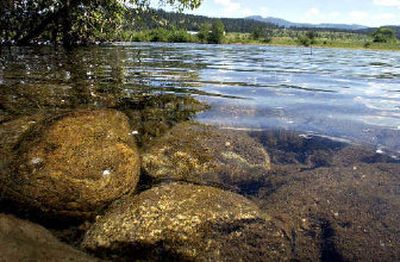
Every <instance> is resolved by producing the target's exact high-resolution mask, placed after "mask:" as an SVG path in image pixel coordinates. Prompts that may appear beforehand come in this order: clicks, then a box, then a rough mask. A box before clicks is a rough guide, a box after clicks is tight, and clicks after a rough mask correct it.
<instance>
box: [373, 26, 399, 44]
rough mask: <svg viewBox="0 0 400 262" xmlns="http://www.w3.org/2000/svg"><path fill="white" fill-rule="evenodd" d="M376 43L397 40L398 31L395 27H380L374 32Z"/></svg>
mask: <svg viewBox="0 0 400 262" xmlns="http://www.w3.org/2000/svg"><path fill="white" fill-rule="evenodd" d="M372 37H373V39H374V40H373V41H374V42H375V43H394V42H396V41H397V38H396V33H395V32H394V30H393V29H391V28H387V27H380V28H378V29H377V30H376V31H375V32H374V33H373V34H372Z"/></svg>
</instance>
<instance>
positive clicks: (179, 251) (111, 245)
mask: <svg viewBox="0 0 400 262" xmlns="http://www.w3.org/2000/svg"><path fill="white" fill-rule="evenodd" d="M264 218H265V215H264V214H263V213H261V212H260V211H259V209H258V207H257V206H256V205H255V204H254V203H252V202H251V201H249V200H248V199H246V198H244V197H242V196H240V195H237V194H235V193H232V192H228V191H223V190H220V189H216V188H213V187H208V186H196V185H186V184H176V183H173V184H168V185H163V186H160V187H155V188H152V189H150V190H148V191H144V192H143V193H141V194H140V195H138V196H133V197H132V196H131V197H128V198H126V199H124V200H122V201H121V202H120V203H116V204H115V205H114V206H113V207H112V208H111V209H110V210H109V212H108V213H106V215H105V216H104V217H102V218H100V219H99V220H98V221H97V222H96V223H95V224H94V225H93V226H92V228H91V229H89V231H88V232H87V234H86V236H85V238H84V241H83V246H84V247H85V248H87V249H88V250H91V251H94V252H100V253H101V252H105V253H108V254H110V253H114V254H123V255H125V256H128V257H131V258H132V257H134V256H142V257H143V258H147V259H148V258H149V257H150V258H151V257H153V258H157V257H160V256H161V255H162V256H163V257H164V258H166V257H168V256H170V258H175V259H177V258H179V259H193V258H196V259H205V258H207V259H217V260H218V259H219V260H221V259H222V257H221V255H223V254H225V253H224V252H223V250H222V249H224V250H225V252H229V251H227V250H226V247H227V246H229V245H231V246H236V250H240V245H236V244H238V243H234V241H235V239H237V237H239V236H240V235H242V234H243V235H242V236H243V242H242V243H241V244H242V245H248V246H250V245H251V244H250V243H247V242H246V241H245V239H247V238H246V237H245V234H248V235H247V236H251V235H252V233H255V232H256V231H258V230H256V229H255V228H251V225H252V224H256V223H259V222H260V221H263V222H265V219H264ZM241 227H246V228H247V229H246V230H247V233H246V232H245V233H243V232H242V231H241ZM274 229H275V231H274V233H271V234H269V235H271V236H273V237H274V238H279V239H282V236H280V235H279V230H276V228H274ZM265 232H266V231H265ZM277 232H278V233H277ZM251 239H252V237H248V240H251ZM259 248H260V249H265V250H266V251H265V252H267V250H268V246H263V247H259ZM282 249H283V250H285V246H284V245H283V247H282V245H281V244H279V245H277V246H276V249H275V250H274V251H276V252H277V253H280V252H282V251H281V250H282ZM247 250H249V249H247ZM271 253H273V252H272V251H271ZM239 255H240V254H235V256H239ZM247 255H248V254H247ZM231 258H232V257H231Z"/></svg>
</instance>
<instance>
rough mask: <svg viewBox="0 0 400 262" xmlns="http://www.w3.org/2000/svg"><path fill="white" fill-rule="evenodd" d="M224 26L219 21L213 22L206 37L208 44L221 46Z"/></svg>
mask: <svg viewBox="0 0 400 262" xmlns="http://www.w3.org/2000/svg"><path fill="white" fill-rule="evenodd" d="M224 35H225V26H224V24H223V23H222V21H221V20H217V21H215V22H214V23H213V24H212V26H211V32H210V34H209V36H208V43H210V44H221V43H222V41H223V40H224Z"/></svg>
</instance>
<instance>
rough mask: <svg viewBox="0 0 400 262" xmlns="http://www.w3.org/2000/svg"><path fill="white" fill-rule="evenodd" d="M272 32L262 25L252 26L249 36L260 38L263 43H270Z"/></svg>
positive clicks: (255, 38)
mask: <svg viewBox="0 0 400 262" xmlns="http://www.w3.org/2000/svg"><path fill="white" fill-rule="evenodd" d="M272 35H273V32H272V30H270V29H267V28H265V27H262V26H257V27H256V28H254V30H253V32H252V34H251V36H252V38H253V39H254V40H261V41H262V42H264V43H270V42H271V41H272Z"/></svg>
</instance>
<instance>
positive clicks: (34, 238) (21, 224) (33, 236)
mask: <svg viewBox="0 0 400 262" xmlns="http://www.w3.org/2000/svg"><path fill="white" fill-rule="evenodd" d="M0 261H98V260H97V259H94V258H92V257H90V256H88V255H86V254H85V253H83V252H81V251H79V250H76V249H74V248H73V247H70V246H68V245H66V244H64V243H61V242H60V241H59V240H58V239H57V238H55V237H54V236H53V235H52V234H51V233H50V232H49V231H47V230H46V229H45V228H43V227H41V226H39V225H36V224H33V223H31V222H28V221H24V220H21V219H18V218H15V217H13V216H9V215H5V214H0Z"/></svg>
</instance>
